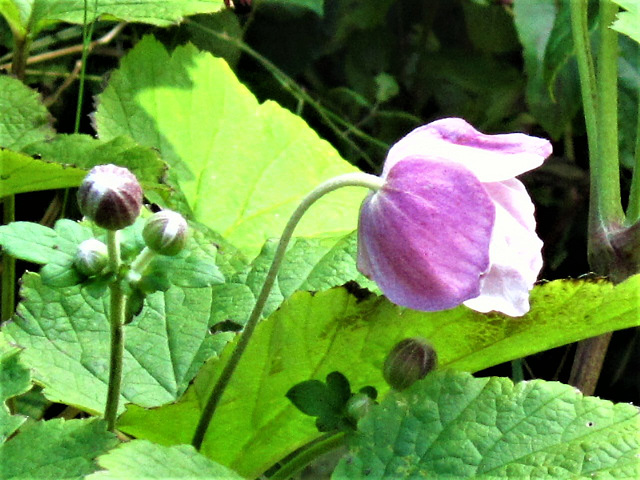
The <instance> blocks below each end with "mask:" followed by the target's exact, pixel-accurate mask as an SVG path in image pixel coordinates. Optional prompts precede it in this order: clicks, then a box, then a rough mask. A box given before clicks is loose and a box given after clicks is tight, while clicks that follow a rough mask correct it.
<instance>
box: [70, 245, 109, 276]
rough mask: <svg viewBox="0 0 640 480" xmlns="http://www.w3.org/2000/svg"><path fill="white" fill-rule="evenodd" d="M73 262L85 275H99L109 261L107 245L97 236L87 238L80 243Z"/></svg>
mask: <svg viewBox="0 0 640 480" xmlns="http://www.w3.org/2000/svg"><path fill="white" fill-rule="evenodd" d="M73 263H74V265H75V267H76V268H77V269H78V271H79V272H80V273H82V274H83V275H86V276H87V277H90V276H92V275H97V274H99V273H100V272H102V271H103V270H104V268H105V267H106V266H107V264H108V263H109V253H108V250H107V246H106V245H105V244H104V243H102V242H101V241H100V240H96V239H95V238H90V239H89V240H85V241H84V242H82V243H81V244H80V245H78V251H77V252H76V257H75V259H74V261H73Z"/></svg>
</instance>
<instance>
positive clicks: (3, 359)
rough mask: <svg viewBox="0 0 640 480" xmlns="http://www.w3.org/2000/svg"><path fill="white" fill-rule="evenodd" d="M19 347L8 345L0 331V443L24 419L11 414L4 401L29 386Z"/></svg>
mask: <svg viewBox="0 0 640 480" xmlns="http://www.w3.org/2000/svg"><path fill="white" fill-rule="evenodd" d="M19 354H20V349H19V348H16V347H15V346H12V345H10V344H9V343H8V342H7V341H6V339H5V338H4V335H2V333H0V444H1V443H2V442H4V441H5V440H6V439H7V438H8V437H9V436H10V435H11V434H13V433H14V432H15V431H16V430H17V429H18V427H19V426H20V425H22V423H23V422H24V421H25V420H26V417H24V416H22V415H11V413H10V412H9V409H8V408H7V407H6V406H5V402H6V401H7V400H8V399H10V398H13V397H15V396H17V395H20V394H23V393H25V392H26V391H27V390H29V388H31V375H30V372H29V369H28V368H27V367H26V366H24V365H23V364H22V363H21V362H20V360H19Z"/></svg>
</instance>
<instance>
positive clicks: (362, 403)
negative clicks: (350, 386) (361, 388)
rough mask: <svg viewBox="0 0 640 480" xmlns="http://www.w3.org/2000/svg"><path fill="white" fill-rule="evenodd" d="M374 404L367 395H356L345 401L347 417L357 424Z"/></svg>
mask: <svg viewBox="0 0 640 480" xmlns="http://www.w3.org/2000/svg"><path fill="white" fill-rule="evenodd" d="M375 404H376V402H375V400H373V399H372V398H371V397H369V395H367V394H365V393H356V394H355V395H353V396H352V397H351V398H350V399H349V400H348V401H347V417H349V418H350V419H351V420H352V421H353V423H354V424H357V423H358V420H360V419H361V418H362V417H364V416H365V415H366V414H367V413H368V412H369V410H371V407H373V406H374V405H375Z"/></svg>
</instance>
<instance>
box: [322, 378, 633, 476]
mask: <svg viewBox="0 0 640 480" xmlns="http://www.w3.org/2000/svg"><path fill="white" fill-rule="evenodd" d="M639 429H640V415H639V412H638V409H637V408H636V407H634V406H632V405H628V404H619V405H614V404H612V403H611V402H609V401H605V400H600V399H599V398H594V397H584V396H583V395H582V394H580V392H579V391H577V390H576V389H575V388H573V387H570V386H568V385H563V384H561V383H557V382H544V381H542V380H534V381H529V382H520V383H517V384H515V385H514V384H513V383H512V382H511V380H509V379H506V378H496V377H492V378H474V377H472V376H471V375H470V374H468V373H461V372H435V373H433V374H430V375H428V376H427V378H425V379H424V380H422V381H420V382H417V383H416V384H415V385H413V386H412V387H411V388H409V389H408V390H405V391H403V392H392V393H391V394H389V395H388V396H387V398H385V399H384V400H383V401H382V403H381V404H380V406H379V407H374V408H372V409H371V411H370V413H369V414H368V415H367V416H365V417H364V419H363V420H361V421H360V423H359V424H358V432H357V433H354V434H353V435H351V436H350V438H349V442H348V443H349V447H350V450H351V452H350V453H349V454H347V455H346V456H345V457H344V458H343V459H342V460H341V461H340V463H339V464H338V467H337V468H336V470H335V472H334V473H333V476H332V478H334V479H343V478H349V479H359V478H367V479H381V478H407V479H419V478H425V477H433V478H451V479H453V478H484V479H487V480H488V479H492V478H522V479H525V478H526V479H529V478H584V479H587V478H599V477H601V476H602V478H620V479H622V478H629V479H631V478H637V474H638V472H639V471H640V458H639V457H638V451H639V449H640V437H639V436H638V431H639Z"/></svg>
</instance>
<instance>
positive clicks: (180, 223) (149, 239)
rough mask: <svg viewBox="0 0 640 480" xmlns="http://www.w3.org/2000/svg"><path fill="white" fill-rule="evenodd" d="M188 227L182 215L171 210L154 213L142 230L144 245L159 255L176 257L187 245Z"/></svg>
mask: <svg viewBox="0 0 640 480" xmlns="http://www.w3.org/2000/svg"><path fill="white" fill-rule="evenodd" d="M188 233H189V226H188V225H187V221H186V220H185V219H184V217H183V216H182V215H180V214H179V213H177V212H173V211H171V210H162V211H161V212H158V213H154V214H153V215H152V216H151V217H150V218H149V219H148V220H147V223H146V224H145V226H144V230H142V237H143V238H144V243H146V244H147V247H149V248H150V249H151V250H153V251H154V252H156V253H159V254H160V255H169V256H173V255H177V254H178V253H180V252H181V251H182V249H183V248H184V246H185V245H186V244H187V237H188Z"/></svg>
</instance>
